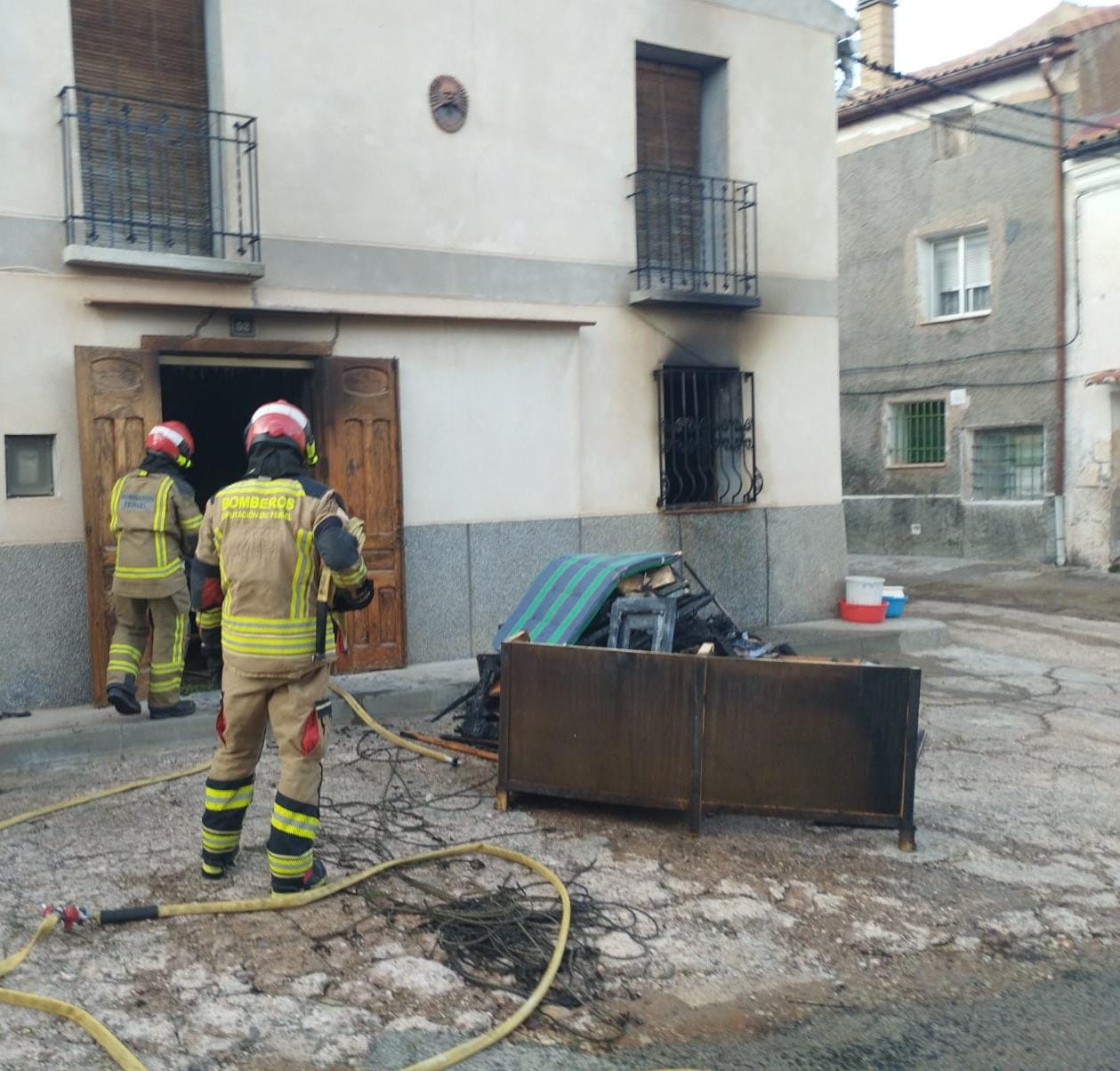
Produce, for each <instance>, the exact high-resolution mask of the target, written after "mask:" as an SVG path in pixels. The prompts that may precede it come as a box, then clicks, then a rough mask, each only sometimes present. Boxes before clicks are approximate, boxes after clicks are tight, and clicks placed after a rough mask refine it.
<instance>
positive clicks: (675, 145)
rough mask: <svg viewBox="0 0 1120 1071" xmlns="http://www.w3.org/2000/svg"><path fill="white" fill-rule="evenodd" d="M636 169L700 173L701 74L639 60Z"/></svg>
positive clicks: (682, 68) (690, 173) (673, 66)
mask: <svg viewBox="0 0 1120 1071" xmlns="http://www.w3.org/2000/svg"><path fill="white" fill-rule="evenodd" d="M637 81H638V86H637V89H638V97H637V100H638V168H639V170H641V169H643V168H651V169H652V170H654V171H683V172H685V173H686V174H689V175H695V174H698V173H699V171H700V81H701V75H700V72H699V71H697V70H694V69H693V68H692V67H678V66H675V65H674V64H670V63H654V62H652V61H651V60H638V66H637Z"/></svg>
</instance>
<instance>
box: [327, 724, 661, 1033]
mask: <svg viewBox="0 0 1120 1071" xmlns="http://www.w3.org/2000/svg"><path fill="white" fill-rule="evenodd" d="M352 732H353V731H352V730H348V729H344V730H341V731H340V736H342V737H344V738H345V737H347V736H350V735H351V734H352ZM340 752H341V749H337V750H336V752H335V761H336V762H339V763H340V764H342V765H345V766H347V767H349V768H352V769H356V771H357V772H358V773H359V775H360V776H362V777H363V779H364V780H366V781H367V782H369V783H371V784H377V785H378V786H379V788H378V791H377V792H376V794H375V796H376V798H374V799H363V800H347V799H340V798H337V797H335V798H328V797H326V796H324V797H323V798H322V800H321V808H322V811H323V814H324V821H323V827H322V831H321V834H320V838H319V845H320V854H321V855H322V857H323V858H324V860H325V861H326V862H328V864H332V863H333V864H334V865H336V866H339V867H340V868H342V869H348V870H349V869H358V868H364V867H368V866H370V865H372V864H373V863H375V862H378V861H382V860H387V859H390V858H393V857H396V856H397V855H400V854H402V853H401V848H402V847H403V848H423V849H429V848H432V847H442V846H449V841H448V838H447V837H446V835H445V834H444V833H443V831H442V830H440V829H438V828H437V827H436V826H435V825H433V824H432V823H431V821H430V818H431V815H432V813H433V811H434V812H436V813H452V812H454V813H462V812H465V811H470V810H474V809H476V808H479V807H481V806H483V805H484V804H488V803H489V802H490V800H491V799H492V795H493V784H494V773H493V771H489V772H488V773H487V775H486V776H485V777H483V778H480V779H477V780H475V781H472V782H470V783H468V784H464V785H461V786H459V787H456V788H454V789H451V790H449V791H443V792H433V791H432V788H433V785H432V783H431V782H430V781H429V780H428V778H427V776H426V771H427V770H428V769H429V767H428V766H427V765H426V764H425V763H423V762H421V760H420V759H419V757H418V756H416V755H412V754H409V753H404V752H401V751H400V750H399V749H398V748H395V747H393V746H391V745H389V744H387V743H386V742H385V741H384V740H383V739H382V738H381V737H379V736H377V735H375V734H374V733H373V732H371V731H369V730H362V731H361V732H360V735H358V736H357V738H356V739H355V740H354V751H353V756H352V757H349V758H343V757H342V755H341V753H340ZM440 769H443V767H441V768H440ZM538 832H539V830H538ZM510 835H523V831H517V832H512V833H511V834H510ZM487 839H489V840H493V839H495V837H494V835H488V837H487ZM450 865H451V864H444V868H445V869H447V868H448V867H449V866H450ZM460 865H461V866H463V867H469V868H470V869H472V870H473V869H477V870H482V869H483V868H484V867H485V866H486V864H485V863H484V862H483V861H481V860H470V861H468V860H461V861H460ZM495 872H497V873H500V871H495V870H493V869H492V870H491V871H490V873H495ZM465 873H467V874H468V875H469V871H465ZM582 873H583V871H582V870H581V871H577V873H575V874H573V875H571V876H570V877H569V879H568V880H567V881H566V882H565V885H566V886H567V887H568V890H569V896H570V898H571V902H572V918H571V930H570V933H569V939H568V944H567V946H566V948H565V952H564V958H563V961H562V964H561V970H560V973H559V975H558V976H557V981H556V982H555V983H554V987H553V989H552V990H551V991H550V995H549V1000H550V1002H551V1003H553V1004H559V1005H562V1006H567V1007H571V1008H576V1007H579V1008H583V1010H584V1014H585V1015H590V1016H591V1017H592V1019H593V1020H594V1021H595V1023H596V1026H595V1029H594V1031H588V1030H583V1029H577V1028H574V1027H573V1026H572V1025H571V1024H569V1023H566V1022H562V1021H558V1020H557V1019H555V1018H554V1017H551V1016H548V1015H547V1013H544V1012H542V1011H541V1010H540V1009H538V1011H537V1013H536V1014H538V1015H540V1016H542V1017H543V1018H546V1019H548V1020H549V1022H550V1024H551V1025H552V1026H554V1027H556V1028H558V1029H560V1030H563V1031H565V1032H567V1033H570V1034H572V1035H573V1036H574V1037H576V1038H578V1039H580V1040H582V1041H586V1042H593V1043H601V1044H607V1043H610V1042H613V1041H616V1040H618V1038H619V1037H620V1036H621V1035H622V1033H623V1032H624V1030H625V1020H624V1019H620V1018H617V1017H611V1016H608V1015H606V1014H605V1013H603V1012H602V1011H601V1010H600V1009H598V1008H597V1007H596V1004H597V1002H598V1001H599V1000H600V998H601V992H600V990H601V986H602V975H601V971H600V963H601V961H602V960H603V959H608V958H611V957H609V956H608V955H607V954H606V953H604V952H603V951H602V949H601V947H600V942H601V939H602V938H603V937H605V936H606V935H607V934H609V933H616V932H620V933H624V934H626V935H627V936H628V937H629V938H630V939H631V941H633V942H634V946H635V948H636V950H637V951H636V952H635V953H634V957H632V958H642V957H645V956H647V955H648V954H649V942H650V941H652V940H654V939H655V938H656V937H657V936H659V934H660V928H659V926H658V923H657V921H656V919H654V918H653V916H652V915H650V914H649V913H648V912H646V911H643V910H642V909H641V908H636V907H633V906H631V905H628V904H623V903H616V902H612V901H606V900H598V899H595V898H594V897H592V895H591V894H590V893H589V892H588V890H587V889H586V888H585V887H584V886H583V885H581V884H579V883H578V879H579V877H580V875H581V874H582ZM394 878H395V881H396V882H399V883H402V884H403V885H405V886H406V887H407V888H408V889H409V890H411V892H410V893H409V894H408V895H400V894H398V893H397V892H395V891H394V887H395V884H394V883H388V882H387V883H379V884H369V885H365V886H359V887H355V888H354V889H352V890H350V895H351V897H352V903H353V904H357V905H361V904H363V903H364V905H365V907H366V908H367V910H366V911H364V912H362V911H360V910H359V911H357V912H355V913H354V914H353V915H352V916H351V917H350V918H349V919H348V920H347V923H346V925H345V926H344V927H343V928H342V929H341V930H339V931H337V932H333V933H329V934H320V935H317V936H316V938H315V942H316V944H317V946H322V947H326V945H327V943H328V942H329V941H331V940H333V939H343V940H348V941H351V942H352V943H354V944H360V943H361V942H362V941H363V939H364V938H363V936H362V930H363V929H364V928H365V927H367V926H369V925H370V923H371V921H372V920H374V919H376V918H378V917H383V916H384V915H385V914H386V913H388V914H390V915H394V916H399V917H403V918H407V919H410V920H412V922H413V925H414V927H415V929H417V930H419V931H424V932H429V933H433V934H434V935H435V937H436V940H437V942H438V944H439V946H440V949H441V951H442V953H443V956H444V958H445V960H446V962H447V964H448V966H449V967H450V968H451V969H452V970H454V971H456V972H457V973H458V974H459V975H460V977H462V978H463V980H464V981H466V982H467V983H469V984H471V985H476V986H480V987H483V988H487V989H499V990H505V991H509V992H513V993H518V994H521V995H522V996H525V995H528V994H529V993H530V992H531V991H532V990H533V989H534V988H535V986H536V984H537V980H538V979H539V977H540V974H541V972H542V971H543V969H544V966H545V965H546V964H547V962H548V961H549V959H550V958H551V956H552V951H553V948H554V945H555V940H556V932H557V928H558V926H559V924H560V908H559V906H558V904H557V902H556V899H555V896H554V895H553V894H552V892H551V890H550V887H548V886H547V885H546V883H544V882H539V881H535V880H531V881H529V882H527V883H525V884H516V883H514V882H513V881H512V878H511V877H507V878H505V880H503V881H502V882H501V883H500V884H499V886H498V888H497V889H492V888H474V889H468V891H467V892H459V893H451V892H448V891H446V890H444V889H440V888H438V887H436V886H434V885H431V884H429V883H426V882H425V881H423V880H422V879H420V878H417V877H415V876H414V875H411V874H407V873H402V874H396V875H394ZM468 884H469V885H472V884H474V883H473V882H469V883H468Z"/></svg>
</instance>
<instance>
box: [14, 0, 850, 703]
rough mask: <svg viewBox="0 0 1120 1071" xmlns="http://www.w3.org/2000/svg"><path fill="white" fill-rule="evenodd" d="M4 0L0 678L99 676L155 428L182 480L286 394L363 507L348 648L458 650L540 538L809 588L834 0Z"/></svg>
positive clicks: (832, 435)
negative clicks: (176, 443)
mask: <svg viewBox="0 0 1120 1071" xmlns="http://www.w3.org/2000/svg"><path fill="white" fill-rule="evenodd" d="M0 14H2V16H3V24H4V25H5V26H6V27H7V28H8V32H7V33H6V34H4V35H3V36H2V37H0V62H2V63H3V65H4V69H5V71H6V74H7V76H8V84H9V86H10V87H16V90H17V91H15V92H9V93H8V94H6V95H5V98H4V102H3V104H0V124H2V126H3V131H4V142H5V145H6V147H7V158H8V161H9V166H7V167H5V168H4V169H2V170H0V323H2V325H3V330H2V331H0V337H2V339H3V346H2V348H0V379H2V382H3V384H4V389H3V392H2V396H0V424H2V430H3V435H4V438H5V450H4V458H5V468H4V480H5V488H6V495H5V497H4V498H2V499H0V580H2V583H0V617H2V618H3V620H5V622H7V623H8V627H7V628H6V629H5V630H4V634H3V635H2V636H0V706H3V707H4V708H5V709H11V708H12V707H13V706H23V707H25V706H39V705H52V704H53V705H64V704H67V703H75V702H80V701H83V700H85V699H87V698H88V697H90V696H91V695H92V696H94V697H97V696H98V695H99V694H100V690H101V686H102V682H101V669H100V666H101V663H102V661H103V658H104V651H105V645H106V644H107V635H108V628H109V621H110V618H109V614H110V609H109V602H108V599H107V597H106V594H105V583H106V578H107V576H108V575H109V573H110V571H111V561H112V544H111V539H110V537H109V535H108V533H107V531H106V524H107V518H106V517H105V503H104V496H105V493H106V488H107V487H108V486H109V485H111V481H112V479H113V478H114V477H115V476H116V475H118V474H119V472H120V471H123V470H124V469H125V468H126V467H127V466H128V465H130V464H133V463H135V461H136V460H137V459H138V457H139V454H140V452H141V448H140V444H141V441H142V438H143V431H144V429H145V427H146V426H147V425H148V424H149V423H152V422H155V421H156V420H159V419H179V420H183V421H185V422H186V423H187V424H188V426H190V427H191V428H192V431H193V432H194V434H195V437H196V439H197V442H198V455H197V459H196V465H195V467H194V468H193V469H192V470H191V475H192V476H193V478H194V480H195V485H196V489H197V491H198V494H199V497H200V500H204V499H205V498H206V497H207V496H208V495H209V494H210V493H212V492H213V490H214V489H216V487H217V486H219V485H220V484H222V483H223V482H226V481H227V480H229V479H232V478H236V476H237V475H238V474H239V473H240V471H241V466H242V464H243V455H242V454H241V453H240V434H241V430H242V429H243V427H244V424H245V422H246V420H247V418H248V415H249V413H250V412H251V411H252V408H253V407H254V406H255V405H256V404H259V402H260V401H264V400H269V399H271V398H274V397H278V396H283V397H287V398H288V399H289V400H291V401H293V402H296V403H297V404H300V405H303V406H304V407H305V408H306V409H307V410H308V411H309V413H311V415H312V418H313V421H314V422H315V425H316V430H317V432H318V435H319V439H320V444H321V452H322V454H323V456H324V465H323V466H322V467H321V469H320V477H321V478H325V479H326V480H328V481H329V482H331V483H332V484H334V485H335V486H337V487H339V488H340V490H342V492H343V494H344V495H345V496H346V497H347V499H348V504H349V505H350V507H351V508H352V510H353V511H354V512H356V513H359V514H361V515H363V516H365V518H366V520H367V523H368V527H369V532H370V541H369V543H368V544H367V560H368V563H369V566H370V569H371V571H372V573H373V575H374V578H375V581H376V582H377V585H378V589H379V594H378V598H377V600H376V601H375V603H374V606H373V607H372V608H371V610H370V612H369V614H368V615H367V617H366V619H365V620H364V621H363V623H362V624H361V625H360V626H359V628H358V629H357V636H356V641H355V649H354V652H353V653H352V656H351V659H350V661H349V663H348V665H349V667H350V668H353V669H368V668H378V667H389V666H398V665H402V664H404V663H405V662H423V661H432V660H440V659H449V658H460V657H467V656H470V655H472V654H473V653H474V652H476V651H482V650H488V649H489V648H490V643H491V639H492V637H493V634H494V631H495V629H496V628H497V626H498V625H499V624H500V622H501V621H502V619H503V617H504V615H505V614H506V613H507V612H508V611H509V610H510V609H512V608H513V606H514V605H515V604H516V602H517V599H518V598H519V596H520V594H521V593H522V591H523V590H524V589H525V588H526V587H527V586H528V584H529V582H530V581H531V580H532V578H533V576H534V575H535V574H536V572H537V571H538V570H539V569H540V568H541V567H543V566H544V565H545V564H546V563H547V562H548V561H549V560H551V559H552V558H554V557H556V556H558V555H560V554H566V553H577V552H602V553H610V552H622V551H630V550H636V549H638V550H645V549H653V550H660V549H671V550H676V549H682V550H683V551H684V553H685V556H686V558H687V559H688V560H689V561H690V562H691V563H692V564H693V565H694V567H695V568H696V569H697V571H698V572H699V573H700V575H702V576H703V578H704V579H705V581H706V582H707V583H708V585H709V586H710V587H711V588H713V589H714V590H715V591H717V593H718V594H719V596H720V600H721V602H723V603H724V604H725V605H726V606H727V607H728V609H729V610H731V611H732V613H733V614H734V615H735V616H736V617H737V619H738V620H739V621H740V623H741V624H742V626H743V627H745V628H750V627H755V626H761V625H765V624H768V623H783V622H788V621H792V620H804V619H811V618H818V617H822V616H826V615H828V614H830V613H831V612H832V611H833V609H834V607H835V599H836V597H837V595H838V593H839V589H840V585H841V580H842V577H843V574H844V558H845V550H846V547H845V535H844V519H843V509H842V505H841V482H840V451H839V413H838V401H837V395H838V358H837V241H836V231H837V220H836V162H835V152H834V140H835V105H834V99H833V61H834V57H835V41H836V38H837V36H838V35H840V34H843V33H846V32H847V31H848V30H849V29H850V26H849V23H848V20H847V19H846V18H845V16H844V15H843V14H842V13H841V12H840V11H839V9H838V8H836V7H835V6H834V5H832V4H830V3H827V2H825V0H798V2H790V0H619V2H614V3H611V4H609V5H604V4H602V3H600V2H598V0H571V2H568V3H565V4H553V3H547V2H546V0H490V2H488V3H486V4H463V3H459V2H456V0H439V2H437V3H436V4H434V5H430V6H429V7H428V8H427V9H425V13H424V15H423V17H418V11H417V8H416V5H414V4H412V3H410V2H408V0H379V2H378V3H376V4H370V3H365V2H359V0H324V2H323V3H319V4H315V5H311V6H309V5H306V4H301V3H296V2H295V0H236V2H232V0H175V2H172V0H36V3H34V4H27V3H24V2H21V0H0ZM64 87H66V88H64ZM12 164H15V166H12Z"/></svg>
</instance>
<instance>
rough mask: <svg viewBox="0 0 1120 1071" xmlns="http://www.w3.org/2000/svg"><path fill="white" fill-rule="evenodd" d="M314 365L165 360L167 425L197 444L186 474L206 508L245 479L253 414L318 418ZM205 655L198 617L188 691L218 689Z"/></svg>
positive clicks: (162, 398)
mask: <svg viewBox="0 0 1120 1071" xmlns="http://www.w3.org/2000/svg"><path fill="white" fill-rule="evenodd" d="M312 372H313V364H312V362H311V361H300V360H288V361H281V360H264V359H255V358H248V359H241V360H237V359H235V358H234V359H231V358H228V357H161V358H160V368H159V388H160V401H161V404H162V408H163V416H162V419H163V420H181V421H182V422H183V423H184V424H186V425H187V427H188V428H190V429H191V434H192V435H193V436H194V441H195V454H194V463H193V464H192V465H191V467H190V468H189V469H188V470H187V472H186V477H187V480H188V481H190V483H191V484H192V486H193V487H194V493H195V498H196V500H197V501H198V505H199V508H200V509H205V508H206V503H207V502H208V501H209V499H210V498H211V496H212V495H213V494H214V493H215V492H216V491H219V490H221V489H222V488H223V487H225V486H226V485H227V484H231V483H233V482H234V481H235V480H239V479H240V478H241V477H242V476H244V475H245V427H246V425H247V424H248V423H249V418H250V417H251V416H252V415H253V411H254V410H255V409H256V408H257V407H258V406H260V405H264V403H265V402H274V401H276V400H277V399H278V398H283V399H285V400H286V401H289V402H291V403H292V404H293V405H298V406H299V407H300V408H301V409H302V410H303V411H304V412H305V413H308V414H310V413H312V412H313V409H312V393H311V383H312ZM218 686H219V684H218V681H217V679H216V678H215V676H214V675H213V674H212V667H209V666H207V664H206V659H205V658H204V657H203V656H202V652H201V648H200V645H199V639H198V629H197V627H196V626H195V623H194V620H193V615H192V620H191V639H190V643H189V645H188V648H187V664H186V668H185V670H184V672H183V690H184V692H192V691H197V690H199V689H206V688H217V687H218Z"/></svg>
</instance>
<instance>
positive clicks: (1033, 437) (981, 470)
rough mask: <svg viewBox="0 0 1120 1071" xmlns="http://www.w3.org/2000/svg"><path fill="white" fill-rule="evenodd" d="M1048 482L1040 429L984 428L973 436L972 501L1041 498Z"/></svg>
mask: <svg viewBox="0 0 1120 1071" xmlns="http://www.w3.org/2000/svg"><path fill="white" fill-rule="evenodd" d="M1045 481H1046V469H1045V449H1044V445H1043V437H1042V428H1041V427H1024V428H983V429H979V430H977V431H974V432H973V433H972V497H973V498H979V499H993V498H996V499H999V498H1041V497H1042V496H1043V494H1044V493H1045Z"/></svg>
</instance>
